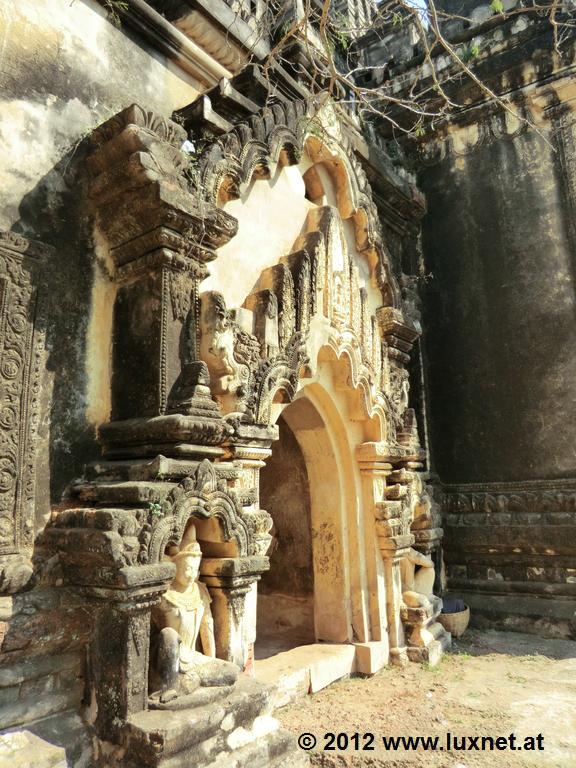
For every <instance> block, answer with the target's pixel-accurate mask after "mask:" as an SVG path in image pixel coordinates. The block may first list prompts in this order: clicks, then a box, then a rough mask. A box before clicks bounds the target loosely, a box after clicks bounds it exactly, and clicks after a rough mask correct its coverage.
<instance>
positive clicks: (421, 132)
mask: <svg viewBox="0 0 576 768" xmlns="http://www.w3.org/2000/svg"><path fill="white" fill-rule="evenodd" d="M425 135H426V127H425V126H424V123H423V122H422V120H420V121H419V122H418V123H417V124H416V125H415V126H414V136H417V137H418V138H419V139H421V138H422V136H425Z"/></svg>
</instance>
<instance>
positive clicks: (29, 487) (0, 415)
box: [0, 232, 50, 592]
mask: <svg viewBox="0 0 576 768" xmlns="http://www.w3.org/2000/svg"><path fill="white" fill-rule="evenodd" d="M49 253H50V250H49V249H48V248H47V247H46V246H43V245H42V244H40V243H34V242H32V241H30V240H28V239H26V238H24V237H23V236H21V235H18V234H15V233H13V232H3V233H0V555H2V556H4V555H5V556H12V557H13V558H16V560H17V561H18V567H17V568H16V571H17V572H18V574H19V575H17V576H16V575H15V573H16V572H15V571H14V572H13V573H12V576H11V577H10V578H8V576H7V575H6V573H5V574H4V576H2V572H3V571H5V570H6V569H7V568H9V567H10V566H9V562H8V560H6V559H5V558H4V560H5V563H6V564H5V565H4V563H0V591H3V592H10V591H14V589H16V588H18V589H20V588H21V587H22V586H23V581H25V579H24V576H23V575H24V573H25V572H26V573H28V575H30V574H31V568H30V567H29V566H26V565H25V563H24V560H25V558H26V557H27V556H29V555H30V552H31V549H32V539H33V533H34V531H33V520H34V501H35V498H34V497H35V458H36V449H37V439H38V423H39V408H40V386H41V367H42V362H43V350H44V340H43V331H42V330H41V328H40V327H38V323H37V315H38V303H39V299H38V293H37V289H36V286H35V278H34V272H35V270H36V268H37V265H38V263H39V261H40V260H41V259H42V258H44V257H45V256H46V255H48V254H49Z"/></svg>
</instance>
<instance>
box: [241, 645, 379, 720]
mask: <svg viewBox="0 0 576 768" xmlns="http://www.w3.org/2000/svg"><path fill="white" fill-rule="evenodd" d="M388 655H389V654H388V642H387V641H372V642H369V643H346V644H336V643H313V644H311V645H301V646H298V647H297V648H292V649H290V650H288V651H283V652H282V653H278V654H276V655H275V656H270V657H269V658H267V659H259V660H257V661H255V662H254V676H255V678H256V679H257V680H258V681H260V682H262V683H267V684H268V685H270V686H271V687H272V689H273V691H274V693H273V697H272V698H273V702H274V709H278V708H279V707H283V706H285V705H286V704H290V703H291V702H293V701H295V700H296V699H299V698H302V697H303V696H307V695H308V694H309V693H316V692H317V691H320V690H322V688H326V687H327V686H328V685H330V684H331V683H334V682H335V681H336V680H340V679H341V678H343V677H346V676H347V675H351V674H353V673H357V674H362V675H373V674H375V673H376V672H378V670H380V669H382V667H384V666H385V665H386V664H388Z"/></svg>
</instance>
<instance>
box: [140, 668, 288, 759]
mask: <svg viewBox="0 0 576 768" xmlns="http://www.w3.org/2000/svg"><path fill="white" fill-rule="evenodd" d="M271 694H272V692H271V690H270V688H269V687H268V686H266V685H263V684H262V683H260V682H258V681H256V680H254V679H253V678H248V677H242V678H240V680H238V682H237V683H236V685H235V686H234V690H233V691H232V692H231V693H230V695H229V696H227V697H226V698H225V699H219V700H218V701H216V702H214V703H212V704H209V705H204V706H198V707H194V708H190V709H181V710H147V711H144V712H139V713H138V714H136V715H134V716H133V717H132V718H131V719H130V720H129V725H128V727H127V732H126V738H127V748H128V755H129V759H130V760H131V761H132V762H131V765H134V766H138V768H143V766H151V767H153V768H172V766H178V765H180V764H181V765H198V766H199V765H203V764H205V763H206V761H207V759H208V758H210V756H211V755H210V751H213V750H215V754H218V753H219V752H220V751H222V750H223V749H224V750H227V751H230V750H231V749H234V748H238V749H240V748H241V747H243V746H244V744H245V743H251V742H253V741H256V740H257V739H258V738H259V737H261V736H266V735H267V734H268V733H269V732H271V731H273V730H276V729H277V728H278V723H277V721H276V720H274V719H273V718H272V717H271V716H270V712H271V710H272V701H271ZM176 757H177V758H178V759H182V760H184V762H182V763H179V762H178V761H177V760H176V762H173V759H176ZM186 761H187V762H186Z"/></svg>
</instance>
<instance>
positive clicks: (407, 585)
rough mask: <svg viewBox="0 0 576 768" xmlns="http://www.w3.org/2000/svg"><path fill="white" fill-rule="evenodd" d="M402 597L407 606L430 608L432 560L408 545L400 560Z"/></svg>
mask: <svg viewBox="0 0 576 768" xmlns="http://www.w3.org/2000/svg"><path fill="white" fill-rule="evenodd" d="M401 568H402V598H403V600H404V602H405V603H406V605H407V606H408V607H409V608H430V607H431V602H430V599H431V598H432V597H433V594H432V589H433V587H434V577H435V572H434V562H433V560H432V558H431V557H429V556H428V555H423V554H422V553H421V552H418V550H416V549H414V548H413V547H410V549H409V550H408V553H407V555H406V557H405V558H404V559H403V560H402V564H401Z"/></svg>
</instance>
